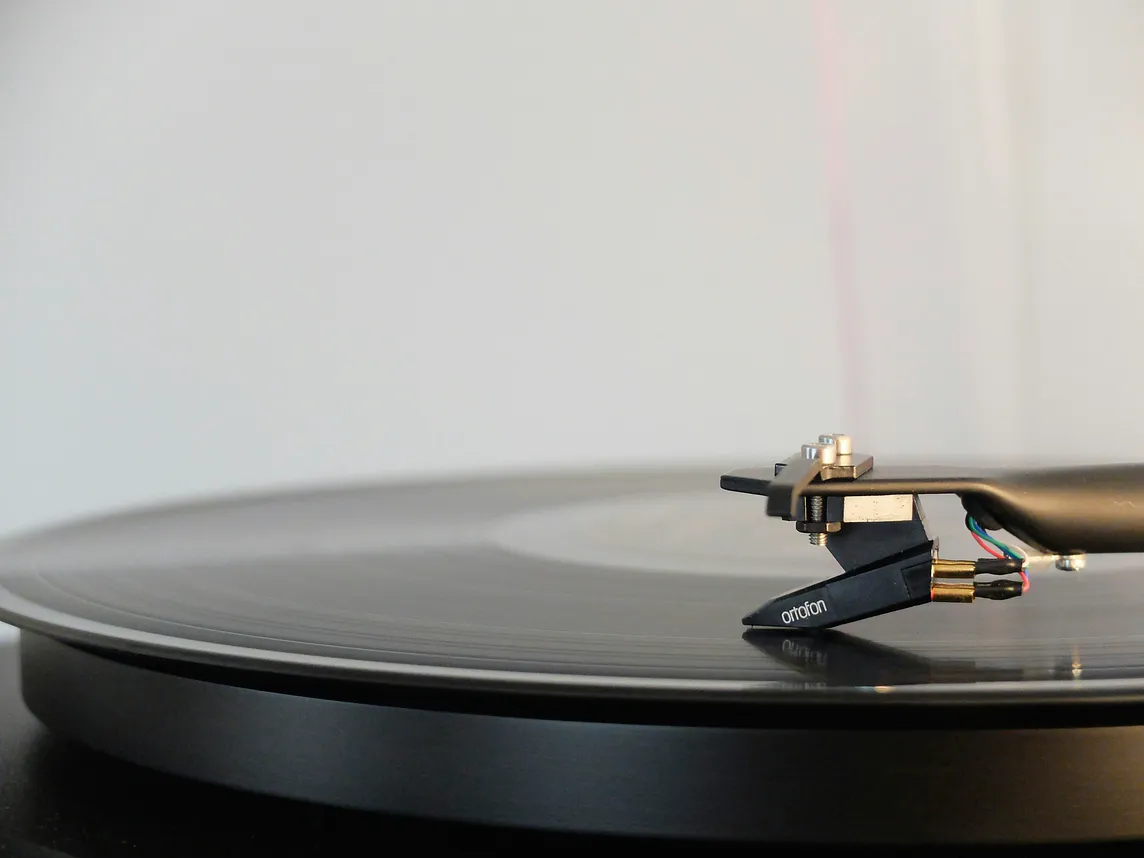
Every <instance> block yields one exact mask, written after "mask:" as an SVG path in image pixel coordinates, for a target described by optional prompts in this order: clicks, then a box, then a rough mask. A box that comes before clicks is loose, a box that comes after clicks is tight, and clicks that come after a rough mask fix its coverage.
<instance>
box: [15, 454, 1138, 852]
mask: <svg viewBox="0 0 1144 858" xmlns="http://www.w3.org/2000/svg"><path fill="white" fill-rule="evenodd" d="M807 448H812V449H807ZM807 448H803V449H802V450H800V451H799V453H797V454H795V455H792V456H790V457H788V458H787V459H784V460H783V461H781V462H779V463H777V465H776V464H774V463H769V464H766V465H763V464H760V465H759V466H757V467H754V468H747V469H743V470H735V469H731V470H727V471H725V472H724V471H721V470H718V469H715V470H712V469H688V470H678V471H668V472H664V471H651V470H643V471H637V470H633V471H628V472H618V471H616V472H607V473H554V474H544V475H536V474H533V475H517V476H503V477H488V478H471V479H466V480H437V481H428V480H427V481H420V482H407V483H389V484H377V485H373V484H362V485H352V486H340V487H329V488H324V489H314V490H310V491H295V492H282V493H266V494H248V495H236V496H231V497H226V498H219V499H208V500H203V501H195V502H188V503H183V504H172V505H167V506H162V507H152V508H147V509H141V510H133V511H124V512H119V513H115V514H110V515H107V516H104V517H101V518H97V519H90V520H85V521H80V522H75V523H71V524H66V525H61V526H58V527H53V528H50V529H45V530H43V531H39V532H36V533H30V534H26V535H23V536H21V537H19V538H15V539H12V540H9V541H8V543H7V544H6V545H5V546H4V548H3V551H2V553H0V619H3V620H4V621H6V622H8V623H11V624H13V625H15V626H18V627H19V628H20V629H21V638H20V645H19V673H20V697H21V699H22V701H23V704H25V705H26V706H27V709H28V710H29V711H30V713H31V716H34V718H35V721H34V722H33V721H32V719H31V716H29V715H27V714H26V713H23V709H22V707H21V704H20V702H19V701H17V700H12V699H9V700H8V701H6V703H5V706H6V707H7V711H6V713H5V715H4V717H5V718H7V719H8V720H7V721H6V722H3V723H8V724H11V723H14V721H13V719H16V720H20V719H23V720H22V721H20V724H21V725H22V726H21V727H20V731H22V732H20V736H23V737H25V738H22V739H19V740H18V741H15V744H13V740H11V739H8V740H6V741H5V742H3V743H0V745H4V746H6V750H5V752H4V753H5V754H6V755H8V756H7V757H6V758H5V763H4V765H7V766H9V767H11V766H16V765H17V763H16V762H13V761H12V760H13V759H14V758H13V757H12V754H16V755H17V756H20V755H21V754H23V756H22V757H20V761H18V762H19V766H23V767H24V768H19V769H18V771H20V772H26V771H35V767H34V766H33V768H32V769H30V770H29V769H28V768H27V766H29V765H31V763H30V762H28V760H29V759H31V758H32V757H36V754H37V753H39V754H40V757H44V756H45V755H46V757H47V758H50V759H56V760H58V759H62V758H64V757H65V756H66V754H65V752H64V751H63V750H61V749H60V748H61V747H63V746H62V745H60V744H59V743H61V742H63V743H66V746H67V747H73V746H75V747H78V748H81V749H83V750H80V751H75V752H74V753H80V754H85V755H88V756H87V757H85V759H89V760H103V761H104V762H103V763H102V764H101V765H107V766H111V767H113V768H115V770H116V771H120V772H126V771H130V772H134V773H135V774H134V775H132V777H136V778H139V779H140V780H138V781H136V783H137V784H151V783H161V784H162V785H163V788H164V789H167V790H172V791H174V793H175V794H180V795H181V794H184V793H185V791H188V790H190V791H193V790H207V791H209V792H210V794H211V795H215V796H217V795H228V796H233V797H234V800H235V801H240V802H248V803H253V804H250V805H249V806H255V805H257V806H258V807H261V808H263V810H262V811H261V813H262V814H263V815H262V816H261V817H259V816H258V814H253V815H252V816H251V818H252V819H255V818H257V819H260V820H262V823H259V824H264V823H265V820H266V819H268V818H274V819H276V820H277V822H276V823H275V824H279V823H280V824H283V825H286V826H287V828H288V827H289V826H288V824H287V823H286V822H285V817H287V816H289V817H291V818H292V821H293V823H294V824H300V823H298V822H297V820H299V819H310V820H311V821H312V820H314V819H317V818H319V817H320V818H323V819H325V818H327V817H325V816H321V815H322V814H332V813H340V814H348V815H349V816H348V817H346V818H348V819H351V820H355V822H353V823H352V825H364V824H365V823H363V822H362V821H361V820H364V819H368V818H373V817H374V816H375V815H378V814H384V815H386V817H387V818H389V819H395V818H400V819H404V820H407V823H406V824H409V825H422V824H423V825H431V824H435V823H441V824H450V825H462V826H464V825H469V826H476V827H477V828H475V829H474V830H477V829H479V830H517V831H531V832H538V833H544V832H547V833H550V834H552V835H569V836H573V835H576V836H595V837H614V836H625V837H649V838H670V839H673V840H689V841H727V842H739V841H751V842H765V843H772V844H786V845H831V844H838V845H855V844H857V845H862V844H867V845H895V844H897V845H901V844H909V845H915V844H935V845H936V844H946V845H965V844H999V845H1014V846H1021V845H1027V844H1036V843H1077V842H1097V841H1101V842H1103V841H1115V840H1125V839H1133V838H1144V801H1141V797H1142V789H1144V787H1142V785H1144V707H1142V702H1144V622H1142V621H1141V618H1142V617H1144V584H1142V583H1141V581H1142V576H1141V571H1140V563H1141V561H1140V560H1139V558H1137V557H1135V556H1133V555H1134V553H1135V552H1137V551H1140V550H1142V549H1144V546H1138V545H1137V543H1136V540H1138V539H1140V538H1141V536H1140V535H1144V527H1142V526H1141V524H1140V523H1138V522H1144V513H1140V514H1139V516H1138V514H1137V510H1138V509H1141V510H1144V471H1142V470H1141V469H1140V468H1139V467H1138V466H1118V467H1107V468H1100V469H1087V470H1083V469H1081V470H1077V469H1073V470H1071V471H1066V470H1056V471H1051V472H1050V471H1036V472H1024V473H1017V472H1011V471H1004V470H1002V471H979V472H954V471H952V470H950V469H907V470H905V471H902V470H895V469H890V468H883V467H881V466H879V465H877V464H875V463H874V461H873V457H872V456H864V455H860V454H857V453H855V452H854V451H853V450H852V449H851V448H850V442H849V439H848V438H846V437H845V436H836V435H831V436H822V437H821V438H819V439H818V441H817V442H816V443H815V444H811V445H807ZM721 478H722V479H721ZM926 494H936V495H938V496H937V497H935V498H933V499H932V508H927V509H926V510H925V512H924V513H923V512H922V509H921V498H922V496H923V495H926ZM943 495H944V496H943ZM848 498H857V499H860V500H861V502H858V503H855V502H850V503H847V499H848ZM871 498H874V499H878V500H876V501H871V500H870V499H871ZM926 502H927V507H928V506H930V505H931V504H930V499H927V501H926ZM792 522H793V523H794V525H795V527H794V529H795V530H797V531H801V533H802V534H803V535H802V536H801V537H798V536H796V534H794V533H792V532H791V527H790V524H791V523H792ZM966 524H969V525H970V528H969V529H968V530H967V529H965V525H966ZM879 528H880V529H879ZM998 531H1004V532H1006V533H1008V534H1009V535H1011V536H1012V538H1009V537H1008V536H1004V538H1003V535H996V534H997V532H998ZM939 533H940V534H941V536H942V539H943V542H941V543H940V546H941V551H940V552H939V550H938V548H939V540H938V539H937V536H936V534H939ZM1138 534H1139V535H1138ZM959 537H962V538H963V543H964V544H962V545H959V544H958V542H957V540H958V538H959ZM808 542H809V543H811V544H808ZM1018 542H1020V543H1023V546H1022V545H1019V544H1018ZM819 546H821V547H819ZM951 546H952V550H953V555H951V556H956V555H957V554H958V553H961V552H964V551H969V552H971V553H977V554H980V553H981V552H982V551H984V552H985V553H986V554H987V555H988V556H986V557H977V558H973V557H971V558H970V559H967V560H956V559H954V560H946V559H945V557H944V554H945V553H946V549H947V548H950V547H951ZM979 579H984V580H979ZM982 585H985V586H982ZM989 585H997V586H992V587H991V586H989ZM847 588H849V589H847ZM847 594H850V595H847ZM854 594H857V595H856V596H855V595H854ZM768 600H769V601H768ZM945 602H955V603H956V604H945ZM760 604H761V605H762V607H758V606H760ZM799 606H805V607H804V608H800V607H799ZM827 627H830V628H827ZM12 667H13V669H14V665H13V666H12ZM12 681H13V682H14V678H13V680H12ZM33 724H42V725H44V728H45V729H43V730H40V729H39V728H35V727H33ZM5 729H10V728H5ZM29 736H35V737H39V738H35V739H34V740H33V739H31V738H27V737H29ZM0 738H4V737H3V736H0ZM37 742H38V743H41V744H42V743H45V742H46V743H47V745H46V746H45V747H48V748H50V749H53V750H50V751H46V752H32V751H29V750H27V748H24V744H27V743H31V744H28V746H27V747H28V748H32V747H35V746H36V743H37ZM53 743H54V744H53ZM21 748H24V750H21ZM67 753H73V752H70V751H69V752H67ZM29 755H30V756H29ZM38 765H41V767H42V766H43V765H47V766H48V769H49V770H50V769H51V766H52V765H53V764H52V763H51V762H48V763H44V761H43V760H42V759H41V760H40V763H38ZM92 765H95V763H92ZM13 770H14V771H15V770H16V769H13ZM72 774H73V776H74V772H73V773H72ZM29 778H31V780H30V781H29V782H30V783H32V787H28V789H31V791H32V793H33V794H36V795H40V796H41V798H42V797H43V794H44V793H45V790H46V791H47V792H49V793H52V794H53V795H54V796H55V797H54V798H53V799H52V800H51V801H48V802H47V803H46V804H43V803H41V805H42V806H38V807H39V810H37V811H36V813H31V812H30V811H29V810H28V808H29V807H31V806H32V805H34V804H35V802H31V803H29V801H30V800H26V799H24V798H19V797H18V796H17V797H16V799H14V798H13V794H11V793H10V794H9V795H7V796H5V795H4V793H3V791H2V790H0V821H4V822H5V825H6V830H9V831H18V832H19V833H20V834H21V836H24V837H26V838H27V839H28V840H29V841H31V842H34V843H37V844H39V845H40V846H43V847H44V848H49V849H59V850H61V851H63V852H64V853H65V854H81V853H80V852H78V851H77V852H74V853H72V852H68V849H69V848H71V847H69V846H68V845H67V842H70V841H68V837H71V836H73V835H71V834H68V833H67V832H66V831H65V829H66V825H64V824H63V823H59V821H58V819H57V821H56V822H55V823H51V824H49V823H47V822H44V819H45V818H46V816H45V815H51V814H53V813H54V814H56V815H57V816H58V815H59V814H60V812H61V811H60V807H61V804H60V802H63V804H64V805H66V806H68V807H70V808H71V811H72V812H73V813H75V812H76V811H75V806H76V800H75V798H74V797H73V798H72V799H70V802H71V804H68V801H69V800H68V799H65V798H61V797H60V796H59V795H58V794H57V793H58V791H59V789H60V787H58V786H57V787H55V788H52V789H47V788H46V787H45V786H44V783H45V782H44V781H43V778H42V777H41V779H40V780H39V781H37V780H36V778H35V777H32V776H29V775H27V774H18V775H17V776H15V780H11V779H10V778H9V779H8V780H7V781H6V782H7V783H8V786H6V787H4V789H8V790H15V789H21V788H24V787H21V786H20V784H19V782H20V781H21V779H23V780H24V781H28V779H29ZM148 779H157V780H148ZM25 786H26V785H25ZM89 786H90V784H89ZM144 789H145V790H146V791H148V793H149V796H148V798H147V800H149V801H151V802H154V803H155V804H156V805H159V804H165V805H168V806H169V804H170V803H169V802H165V801H164V800H163V799H162V798H159V797H157V796H156V794H155V792H152V791H153V790H154V791H157V790H158V789H159V787H157V786H148V787H145V788H144ZM37 790H38V792H37ZM21 795H22V794H21ZM133 795H134V796H135V797H134V798H131V799H126V798H121V799H117V801H141V800H143V799H142V798H140V797H139V794H138V793H133ZM53 802H54V803H53ZM276 803H281V804H276ZM282 807H286V808H291V809H292V810H289V811H285V812H284V811H282V810H274V809H273V808H282ZM267 808H270V809H267ZM21 813H23V814H24V815H23V816H21ZM37 813H38V814H39V816H37V815H36V814H37ZM168 813H169V811H168ZM5 814H6V815H7V816H8V819H7V820H3V818H2V817H3V815H5ZM307 814H310V816H307ZM315 815H317V816H315ZM81 816H82V815H81ZM166 818H167V819H168V822H169V819H170V818H169V816H168V817H166ZM417 820H421V822H417ZM81 822H82V820H81ZM198 824H209V823H196V825H198ZM252 824H253V823H252ZM313 824H315V825H317V824H318V823H313ZM53 825H54V826H56V827H54V828H53ZM61 825H63V828H61V827H60V826H61ZM344 825H349V826H351V827H352V825H351V823H345V824H344ZM343 827H344V826H343ZM52 832H56V833H55V834H52ZM61 832H63V833H61ZM73 833H74V832H73ZM75 836H77V837H78V835H75ZM188 836H191V835H188ZM301 836H302V835H300V834H298V833H297V832H295V833H294V834H293V835H292V837H294V838H295V842H299V841H298V838H301ZM536 836H541V835H540V834H537V835H536ZM251 837H252V838H253V837H254V835H251ZM37 838H38V839H37ZM192 839H193V837H192ZM252 842H253V841H252ZM76 848H77V849H78V847H76ZM100 854H112V853H111V852H109V851H105V852H103V853H100ZM115 854H118V853H115ZM124 854H126V853H124ZM132 854H142V853H132ZM169 854H175V851H174V850H173V849H172V850H171V851H170V853H169Z"/></svg>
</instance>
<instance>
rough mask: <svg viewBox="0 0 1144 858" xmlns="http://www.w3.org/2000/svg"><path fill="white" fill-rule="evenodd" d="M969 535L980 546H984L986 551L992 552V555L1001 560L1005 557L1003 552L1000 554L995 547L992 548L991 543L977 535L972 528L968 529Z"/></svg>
mask: <svg viewBox="0 0 1144 858" xmlns="http://www.w3.org/2000/svg"><path fill="white" fill-rule="evenodd" d="M969 535H970V536H972V537H973V538H974V539H976V540H977V544H978V545H980V546H981V547H982V548H984V549H985V550H986V551H988V552H989V553H990V554H992V555H993V556H994V557H997V558H999V559H1001V560H1004V559H1005V555H1004V554H1002V553H1001V552H1000V551H998V550H997V549H996V548H994V547H993V546H992V545H990V544H989V543H988V542H986V541H985V540H984V539H982V538H981V537H980V536H978V535H977V534H976V533H974V532H973V531H972V530H971V531H969Z"/></svg>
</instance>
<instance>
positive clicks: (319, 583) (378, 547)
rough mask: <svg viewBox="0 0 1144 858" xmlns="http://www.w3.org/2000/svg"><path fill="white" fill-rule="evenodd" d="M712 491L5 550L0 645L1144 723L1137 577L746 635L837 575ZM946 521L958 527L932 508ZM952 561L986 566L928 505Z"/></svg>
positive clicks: (633, 493)
mask: <svg viewBox="0 0 1144 858" xmlns="http://www.w3.org/2000/svg"><path fill="white" fill-rule="evenodd" d="M720 473H721V470H720V469H719V468H718V467H713V468H710V469H694V470H687V471H677V472H668V473H663V472H650V471H645V472H630V473H597V474H583V473H579V474H565V475H561V474H556V475H547V476H521V477H509V478H501V479H494V478H488V479H471V480H463V481H437V482H423V483H408V484H391V485H362V486H352V487H346V488H333V489H327V490H315V491H298V492H284V493H280V494H265V495H250V496H242V497H234V498H229V499H222V500H218V501H206V502H201V503H191V504H185V505H173V506H167V507H162V508H154V509H149V510H142V511H139V512H128V513H123V514H117V515H112V516H107V517H104V518H100V519H93V520H90V521H85V522H79V523H76V524H70V525H66V526H61V527H58V528H52V529H48V530H44V531H41V532H38V533H35V534H30V535H27V536H24V537H21V538H17V539H12V540H9V541H8V542H7V543H5V544H4V545H3V547H2V549H0V619H3V620H5V621H7V622H10V623H12V624H14V625H17V626H21V627H23V628H26V629H30V630H34V631H37V632H40V633H43V634H46V635H49V636H51V637H54V638H57V639H60V640H63V641H67V642H73V643H79V644H85V645H94V646H97V647H99V648H104V649H112V650H118V651H123V652H129V653H137V654H144V655H151V656H161V657H165V658H177V659H183V660H187V661H191V662H201V663H206V664H214V665H222V666H229V667H238V668H253V669H257V670H269V671H278V672H286V673H292V674H309V675H316V676H324V677H342V678H354V679H363V680H369V681H374V682H387V681H389V682H393V681H399V682H401V683H406V684H408V683H413V684H418V683H422V684H429V685H433V686H438V687H460V688H478V689H479V688H488V689H496V688H503V687H509V686H519V687H526V688H527V689H528V690H530V691H532V692H540V693H558V692H559V693H573V694H581V695H582V694H591V695H601V696H609V695H611V696H627V697H630V696H633V695H635V696H643V697H648V698H652V699H655V698H663V699H679V698H703V699H706V700H711V699H722V698H726V699H736V700H742V699H750V700H774V699H790V698H792V697H793V696H797V697H798V699H799V700H800V701H806V700H816V699H822V700H824V701H825V700H838V699H839V698H845V699H850V700H862V701H866V700H869V701H884V700H908V701H911V702H926V701H931V700H940V699H950V698H951V697H953V698H957V699H967V700H969V699H989V698H991V697H992V698H995V697H997V696H1002V697H1004V698H1006V699H1008V700H1010V701H1019V700H1023V699H1028V700H1029V701H1034V700H1041V699H1046V698H1055V699H1062V700H1076V699H1085V698H1097V699H1112V698H1115V699H1124V698H1134V697H1136V696H1137V695H1139V696H1140V697H1141V698H1142V699H1144V564H1142V563H1141V562H1140V560H1139V558H1134V557H1121V558H1090V560H1089V565H1088V568H1087V569H1085V570H1084V571H1083V572H1080V573H1075V572H1060V571H1057V570H1049V571H1044V572H1040V573H1039V574H1035V576H1034V578H1033V581H1032V587H1031V589H1030V591H1029V593H1028V594H1026V595H1025V596H1024V597H1023V598H1021V599H1015V600H1011V601H1007V602H998V603H991V602H978V603H975V604H972V605H956V604H952V605H925V606H922V607H917V608H912V609H909V610H906V611H903V612H899V613H896V614H891V615H888V616H883V617H876V618H872V619H869V620H865V621H862V622H859V623H855V624H852V625H849V626H846V627H843V628H842V629H840V630H839V632H837V633H834V634H829V635H825V636H806V635H801V636H800V635H797V634H793V633H791V634H783V633H777V634H762V635H752V634H746V635H745V634H744V632H745V631H746V630H745V629H744V627H743V626H742V624H741V618H742V617H743V616H744V615H746V614H747V613H749V612H750V611H751V610H753V609H754V608H756V607H757V606H758V605H759V604H761V603H762V602H763V601H765V600H767V599H769V598H771V597H772V596H774V595H777V594H778V593H780V592H782V591H785V590H788V589H791V588H793V587H797V586H800V585H803V584H806V583H809V582H811V581H813V580H816V579H819V578H823V577H828V576H830V575H833V574H836V569H835V567H834V565H833V560H832V559H831V557H830V556H829V554H828V553H827V552H826V551H825V550H823V549H821V548H816V547H813V546H811V545H809V544H807V541H806V538H805V537H803V536H802V535H800V534H798V533H796V532H795V531H794V529H793V527H792V526H791V525H790V524H789V523H785V522H781V521H777V520H774V519H768V518H767V517H766V515H765V514H764V503H765V502H764V501H763V499H761V498H755V497H751V496H746V495H742V494H734V493H729V492H724V491H721V490H720V489H719V487H718V482H719V476H720ZM943 500H944V501H946V502H945V503H942V502H941V501H943ZM926 512H927V515H928V518H929V524H930V528H931V532H932V533H934V534H935V535H936V536H938V537H939V539H940V540H941V544H942V556H946V557H953V558H957V557H961V558H968V557H975V556H978V555H979V554H980V551H979V550H975V549H974V546H973V543H972V542H971V541H970V540H969V538H968V536H966V535H965V534H964V530H963V528H962V525H961V519H962V517H963V513H962V511H961V509H960V507H959V506H958V505H957V502H956V499H926Z"/></svg>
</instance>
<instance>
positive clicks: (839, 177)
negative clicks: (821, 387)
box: [814, 0, 869, 445]
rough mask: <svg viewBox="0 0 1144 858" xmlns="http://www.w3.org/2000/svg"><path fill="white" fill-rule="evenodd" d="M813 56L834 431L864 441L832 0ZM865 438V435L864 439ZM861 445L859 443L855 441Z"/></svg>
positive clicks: (825, 0) (824, 1)
mask: <svg viewBox="0 0 1144 858" xmlns="http://www.w3.org/2000/svg"><path fill="white" fill-rule="evenodd" d="M814 31H815V32H814V34H815V54H816V56H817V59H818V78H819V110H820V112H821V116H822V124H823V128H824V129H825V133H826V139H825V141H824V143H825V145H824V147H823V148H824V150H825V158H826V197H827V199H826V205H827V216H828V230H829V236H828V245H829V248H830V263H831V278H832V281H833V287H834V289H833V291H834V302H835V307H836V310H837V318H838V336H839V357H840V359H841V361H842V365H841V367H840V368H839V372H840V376H841V381H842V421H843V426H844V427H845V428H843V429H839V430H836V431H839V432H847V433H851V434H855V435H863V433H865V432H866V431H867V430H868V429H869V427H868V426H867V425H866V420H865V414H864V411H865V409H864V406H863V395H862V394H863V385H862V379H863V377H864V376H863V366H862V347H861V342H860V340H859V336H858V331H859V327H860V325H859V319H858V302H857V299H856V297H855V294H854V264H853V255H852V248H851V223H850V215H851V211H852V207H851V201H850V197H849V187H848V184H847V173H846V141H845V127H844V122H845V120H844V118H843V95H842V58H841V56H840V46H839V37H838V20H837V18H836V16H835V4H834V2H832V0H815V3H814ZM863 437H864V435H863ZM858 443H859V444H860V445H861V444H863V443H868V442H863V441H862V440H861V439H859V440H858Z"/></svg>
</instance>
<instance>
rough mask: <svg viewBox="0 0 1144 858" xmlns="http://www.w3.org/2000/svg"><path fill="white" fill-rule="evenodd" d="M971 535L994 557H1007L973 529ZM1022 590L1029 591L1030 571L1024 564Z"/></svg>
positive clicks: (1022, 568) (1023, 591)
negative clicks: (1026, 569)
mask: <svg viewBox="0 0 1144 858" xmlns="http://www.w3.org/2000/svg"><path fill="white" fill-rule="evenodd" d="M969 535H970V536H972V537H973V538H974V539H976V540H977V544H978V545H980V546H981V547H982V548H984V549H985V550H986V551H988V552H989V553H990V554H992V555H993V556H994V557H997V558H998V559H1002V560H1003V559H1004V558H1005V555H1004V554H1002V553H1001V552H1000V551H998V550H997V549H996V548H994V547H993V546H992V545H990V544H989V543H988V542H986V541H985V540H984V539H982V538H981V537H980V536H978V535H977V534H976V533H974V532H973V531H972V530H971V531H969ZM1021 592H1022V593H1027V592H1029V573H1028V572H1026V571H1025V567H1024V566H1022V567H1021Z"/></svg>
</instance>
